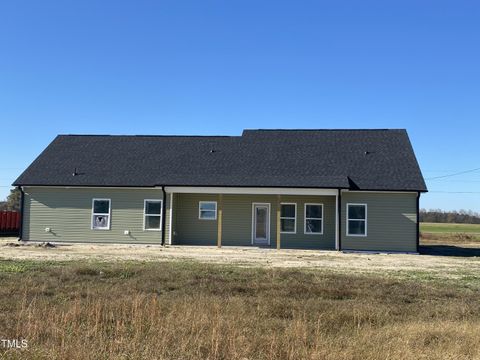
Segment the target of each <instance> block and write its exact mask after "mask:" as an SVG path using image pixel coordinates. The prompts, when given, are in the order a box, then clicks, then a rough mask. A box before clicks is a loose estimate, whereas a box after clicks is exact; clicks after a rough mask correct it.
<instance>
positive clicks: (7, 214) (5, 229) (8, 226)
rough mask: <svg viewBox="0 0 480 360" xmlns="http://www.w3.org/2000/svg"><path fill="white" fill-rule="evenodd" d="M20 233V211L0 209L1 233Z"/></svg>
mask: <svg viewBox="0 0 480 360" xmlns="http://www.w3.org/2000/svg"><path fill="white" fill-rule="evenodd" d="M19 233H20V212H18V211H0V235H18V234H19Z"/></svg>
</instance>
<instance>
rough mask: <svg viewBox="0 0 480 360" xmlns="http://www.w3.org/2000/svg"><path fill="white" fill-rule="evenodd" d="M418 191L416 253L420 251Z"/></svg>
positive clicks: (418, 204) (418, 195) (418, 201)
mask: <svg viewBox="0 0 480 360" xmlns="http://www.w3.org/2000/svg"><path fill="white" fill-rule="evenodd" d="M419 250H420V192H418V193H417V253H418V252H420V251H419Z"/></svg>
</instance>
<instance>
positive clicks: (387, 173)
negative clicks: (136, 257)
mask: <svg viewBox="0 0 480 360" xmlns="http://www.w3.org/2000/svg"><path fill="white" fill-rule="evenodd" d="M14 185H15V186H18V187H20V189H21V190H22V193H23V200H22V204H23V205H22V208H23V215H24V216H23V224H22V231H21V237H22V239H23V240H31V241H57V242H59V241H61V242H102V243H142V244H144V243H148V244H174V245H218V246H227V245H228V246H230V245H233V246H249V245H253V246H265V247H274V248H275V247H276V248H302V249H303V248H307V249H337V250H372V251H401V252H417V251H418V238H419V230H418V213H419V211H418V210H419V205H418V204H419V197H420V194H421V193H422V192H426V191H427V188H426V185H425V182H424V179H423V176H422V174H421V171H420V168H419V166H418V163H417V160H416V158H415V155H414V152H413V149H412V146H411V144H410V140H409V138H408V135H407V132H406V131H405V130H245V131H243V134H242V135H241V136H103V135H59V136H58V137H57V138H55V140H54V141H53V142H52V143H51V144H50V145H49V146H48V147H47V148H46V149H45V150H44V151H43V152H42V153H41V154H40V156H39V157H38V158H37V159H36V160H35V161H34V162H33V163H32V164H31V165H30V166H29V167H28V168H27V169H26V170H25V171H24V172H23V174H22V175H21V176H20V177H19V178H18V179H17V180H16V181H15V182H14Z"/></svg>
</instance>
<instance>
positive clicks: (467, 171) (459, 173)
mask: <svg viewBox="0 0 480 360" xmlns="http://www.w3.org/2000/svg"><path fill="white" fill-rule="evenodd" d="M478 170H480V168H476V169H470V170H465V171H460V172H457V173H453V174H448V175H442V176H435V177H431V178H427V179H425V180H436V179H443V178H447V177H451V176H457V175H462V174H468V173H471V172H474V171H478Z"/></svg>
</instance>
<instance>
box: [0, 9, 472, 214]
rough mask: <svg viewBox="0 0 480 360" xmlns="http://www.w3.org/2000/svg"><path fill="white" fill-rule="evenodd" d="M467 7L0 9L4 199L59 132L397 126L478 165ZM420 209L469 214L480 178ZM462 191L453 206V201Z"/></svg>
mask: <svg viewBox="0 0 480 360" xmlns="http://www.w3.org/2000/svg"><path fill="white" fill-rule="evenodd" d="M479 19H480V3H479V2H478V1H439V0H435V1H427V0H425V1H418V0H415V1H408V0H402V1H384V0H382V1H381V0H379V1H368V0H366V1H279V0H276V1H249V0H242V1H180V0H177V1H118V0H116V1H85V0H83V1H67V0H61V1H60V0H59V1H48V0H43V1H21V2H19V1H8V2H7V1H4V2H2V3H1V5H0V132H1V134H2V145H3V150H2V151H0V186H2V187H0V198H4V197H5V196H6V195H7V194H8V191H9V188H8V185H9V184H11V183H12V181H13V180H14V179H15V178H16V177H17V176H18V175H19V174H20V173H21V171H22V170H23V169H24V168H25V167H26V166H27V165H28V164H29V163H30V162H31V161H32V160H33V159H34V158H35V157H36V156H37V155H38V154H39V153H40V151H41V150H43V148H44V147H45V146H46V145H48V143H49V142H50V141H51V140H52V139H53V138H54V137H55V136H56V135H57V134H85V133H101V134H228V135H240V134H241V131H242V129H244V128H406V129H407V130H408V131H409V134H410V137H411V140H412V143H413V145H414V148H415V150H416V154H417V157H418V160H419V163H420V165H421V168H422V170H423V173H424V176H425V177H426V178H427V179H428V178H431V177H436V176H441V175H445V174H450V173H455V172H459V171H463V170H468V169H473V168H479V167H480V157H479V155H480V151H479V140H478V139H479V134H480V121H479V120H480V66H479V64H480V47H479V46H478V44H479V43H478V41H479V38H480V21H479ZM427 183H428V186H429V189H430V190H431V192H430V193H429V194H427V195H425V196H423V197H422V200H421V206H422V207H426V208H443V209H472V210H475V211H480V171H476V172H471V173H468V174H463V175H458V176H453V177H449V178H444V179H439V180H429V181H427ZM452 192H463V193H460V194H459V193H452Z"/></svg>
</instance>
